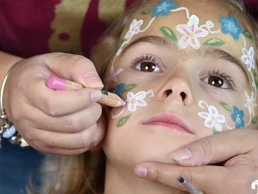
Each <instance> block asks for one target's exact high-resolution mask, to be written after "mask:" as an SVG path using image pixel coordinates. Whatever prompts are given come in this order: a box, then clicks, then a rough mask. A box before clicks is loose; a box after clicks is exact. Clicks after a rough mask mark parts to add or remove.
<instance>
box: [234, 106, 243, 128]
mask: <svg viewBox="0 0 258 194" xmlns="http://www.w3.org/2000/svg"><path fill="white" fill-rule="evenodd" d="M243 117H244V111H242V110H239V109H238V107H236V106H234V107H233V114H232V115H231V118H232V119H233V121H234V122H235V123H236V128H242V127H244V126H245V121H244V120H243Z"/></svg>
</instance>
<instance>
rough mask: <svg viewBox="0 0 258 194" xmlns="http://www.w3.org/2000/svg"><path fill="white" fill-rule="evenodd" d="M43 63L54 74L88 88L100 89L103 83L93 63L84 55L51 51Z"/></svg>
mask: <svg viewBox="0 0 258 194" xmlns="http://www.w3.org/2000/svg"><path fill="white" fill-rule="evenodd" d="M48 55H49V56H48V57H45V63H46V65H47V66H48V67H49V69H50V70H51V72H53V73H54V74H55V75H58V76H59V77H61V78H65V79H67V80H72V81H75V82H78V83H80V84H82V85H83V86H85V87H88V88H95V89H102V88H103V87H104V86H103V83H102V81H101V79H100V77H99V75H98V73H97V71H96V68H95V66H94V64H93V63H92V62H91V61H90V60H89V59H87V58H86V57H84V56H81V55H73V54H66V53H51V54H48Z"/></svg>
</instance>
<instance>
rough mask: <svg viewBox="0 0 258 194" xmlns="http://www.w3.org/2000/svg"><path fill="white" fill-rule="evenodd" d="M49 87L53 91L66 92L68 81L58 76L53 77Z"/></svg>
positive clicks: (48, 81) (49, 80)
mask: <svg viewBox="0 0 258 194" xmlns="http://www.w3.org/2000/svg"><path fill="white" fill-rule="evenodd" d="M47 87H48V88H50V89H53V90H65V88H66V80H65V79H62V78H60V77H57V76H51V77H50V78H49V79H48V80H47Z"/></svg>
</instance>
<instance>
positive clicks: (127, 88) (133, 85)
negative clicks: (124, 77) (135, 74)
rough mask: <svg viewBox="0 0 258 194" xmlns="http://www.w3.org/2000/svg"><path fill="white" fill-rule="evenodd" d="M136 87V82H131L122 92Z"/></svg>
mask: <svg viewBox="0 0 258 194" xmlns="http://www.w3.org/2000/svg"><path fill="white" fill-rule="evenodd" d="M135 87H136V84H129V85H127V86H126V87H125V89H124V91H123V92H122V93H125V92H128V91H129V90H132V89H134V88H135Z"/></svg>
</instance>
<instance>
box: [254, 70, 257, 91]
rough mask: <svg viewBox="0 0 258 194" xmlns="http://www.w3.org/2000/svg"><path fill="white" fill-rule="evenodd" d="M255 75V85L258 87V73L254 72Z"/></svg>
mask: <svg viewBox="0 0 258 194" xmlns="http://www.w3.org/2000/svg"><path fill="white" fill-rule="evenodd" d="M253 76H254V83H255V87H256V88H258V76H257V73H256V72H254V73H253Z"/></svg>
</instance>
